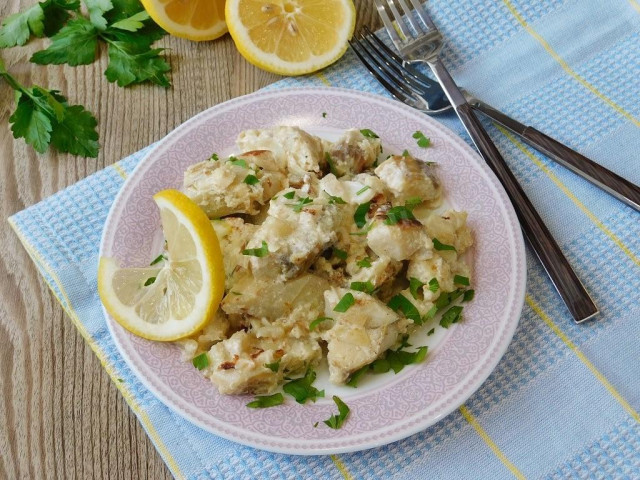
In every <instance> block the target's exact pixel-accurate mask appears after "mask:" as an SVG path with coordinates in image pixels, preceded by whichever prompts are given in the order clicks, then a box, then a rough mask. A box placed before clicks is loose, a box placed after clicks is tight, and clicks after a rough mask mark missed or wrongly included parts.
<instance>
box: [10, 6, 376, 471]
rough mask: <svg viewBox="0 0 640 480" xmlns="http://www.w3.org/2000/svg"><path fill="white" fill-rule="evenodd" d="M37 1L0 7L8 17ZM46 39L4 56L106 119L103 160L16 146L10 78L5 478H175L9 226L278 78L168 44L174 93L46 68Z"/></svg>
mask: <svg viewBox="0 0 640 480" xmlns="http://www.w3.org/2000/svg"><path fill="white" fill-rule="evenodd" d="M35 1H36V0H8V1H7V0H5V1H3V2H0V3H1V5H0V18H5V17H6V16H7V15H9V14H11V13H14V12H17V11H19V10H22V9H24V8H25V7H28V6H31V5H33V4H35ZM355 3H356V8H357V11H358V20H357V27H360V26H362V25H367V26H369V27H371V28H374V27H378V26H379V22H378V19H377V15H376V14H375V10H374V8H373V6H372V5H373V2H371V1H370V0H356V1H355ZM47 42H48V41H47V40H46V39H45V40H40V39H36V40H34V41H32V42H31V43H30V44H28V45H27V46H24V47H15V48H12V49H5V50H0V57H1V58H2V59H3V60H4V62H5V64H6V66H7V68H8V69H9V71H10V72H11V73H12V74H13V75H14V76H15V77H16V78H17V79H18V81H19V82H21V83H23V84H24V85H26V86H28V85H31V84H37V85H41V86H43V87H45V88H49V89H53V88H55V89H58V90H61V91H62V92H63V94H65V95H66V96H67V98H68V99H69V101H70V103H72V104H82V105H84V106H85V107H86V108H87V109H88V110H90V111H92V112H93V113H94V115H95V116H96V118H97V119H98V129H99V134H100V145H101V149H100V154H99V156H98V158H97V159H92V158H80V157H73V156H69V155H60V154H55V153H46V154H44V155H39V154H37V153H36V152H35V151H34V150H33V149H32V148H30V147H28V146H26V145H25V143H24V142H23V141H22V140H14V139H13V136H12V133H11V130H10V128H9V122H8V119H9V116H10V115H11V113H12V112H13V110H14V109H15V106H14V102H13V99H14V96H13V92H12V91H11V89H10V88H9V87H8V86H7V84H6V83H4V82H3V81H1V80H0V158H1V160H0V195H1V197H2V200H1V201H2V228H1V229H0V245H1V246H2V248H0V298H1V299H2V300H1V301H0V392H1V393H0V419H3V420H4V421H2V422H0V479H5V478H6V479H14V478H25V479H26V478H29V479H40V478H63V479H93V478H100V479H102V478H105V479H106V478H108V479H113V478H116V479H120V478H135V479H146V478H149V479H154V480H155V479H164V478H171V474H170V473H169V470H168V469H167V468H166V467H165V465H164V463H163V462H162V459H161V458H160V455H159V454H158V453H157V452H156V451H155V449H154V447H153V444H152V443H151V441H150V440H149V439H148V438H147V435H146V434H145V432H144V430H143V429H142V427H141V426H140V424H139V423H138V421H137V419H136V417H135V416H134V414H133V413H132V412H131V411H130V410H129V408H128V406H127V404H126V403H125V401H124V399H123V398H122V396H121V395H120V393H119V392H118V390H117V389H116V388H115V386H114V385H113V384H112V382H111V379H110V378H109V376H108V375H107V374H106V373H105V371H104V370H103V369H102V367H101V365H100V362H99V361H98V359H97V358H96V356H95V355H94V354H93V352H92V351H91V349H90V348H89V346H88V345H87V344H86V343H85V342H84V340H83V339H82V337H81V336H80V335H79V333H78V331H77V330H76V329H75V327H74V326H73V324H72V323H71V321H70V319H69V318H68V317H67V316H66V314H65V313H64V311H63V310H62V308H61V307H60V305H59V304H58V302H57V301H56V299H55V298H54V296H53V295H52V294H51V292H50V291H49V288H48V287H47V285H46V284H45V282H44V281H43V280H42V278H41V277H40V276H39V274H38V272H37V270H36V268H35V266H34V264H33V262H32V261H31V260H30V259H29V257H28V255H27V253H26V251H25V250H24V249H23V247H22V245H21V244H20V242H19V241H18V238H17V237H16V235H15V234H14V233H13V231H12V229H11V228H10V226H9V224H8V222H7V218H8V217H9V216H11V215H12V214H14V213H16V212H18V211H20V210H22V209H24V208H26V207H29V206H31V205H33V204H35V203H37V202H39V201H40V200H42V199H44V198H46V197H48V196H50V195H51V194H53V193H55V192H57V191H58V190H61V189H63V188H65V187H67V186H69V185H72V184H74V183H75V182H77V181H78V180H81V179H83V178H85V177H86V176H88V175H90V174H92V173H94V172H96V171H98V170H100V169H103V168H104V167H106V166H108V165H110V164H112V163H114V162H116V161H118V160H120V159H121V158H123V157H125V156H127V155H129V154H130V153H133V152H135V151H137V150H139V149H141V148H142V147H144V146H146V145H148V144H150V143H152V142H154V141H156V140H159V139H161V138H162V137H164V136H165V135H166V134H167V133H169V132H170V131H171V130H173V129H174V128H175V127H177V126H178V125H180V124H181V123H182V122H184V121H185V120H187V119H189V118H190V117H192V116H193V115H195V114H197V113H198V112H200V111H202V110H204V109H206V108H208V107H211V106H212V105H215V104H218V103H221V102H224V101H225V100H228V99H230V98H234V97H237V96H239V95H243V94H246V93H250V92H253V91H255V90H258V89H259V88H261V87H264V86H265V85H268V84H269V83H272V82H275V81H277V80H278V79H279V77H278V76H277V75H272V74H269V73H267V72H264V71H261V70H259V69H257V68H255V67H253V66H252V65H250V64H249V63H247V62H246V61H245V60H244V59H243V58H242V57H241V56H240V55H239V54H238V52H237V51H236V49H235V47H234V44H233V41H232V40H231V37H230V36H229V35H225V36H224V37H222V38H221V39H218V40H215V41H212V42H203V43H192V42H189V41H186V40H182V39H178V38H172V37H168V36H167V37H165V38H164V39H162V40H160V42H158V44H159V46H162V47H165V48H168V49H169V50H168V51H167V52H166V55H167V57H168V60H169V63H170V64H171V67H172V71H171V74H170V76H171V81H172V87H171V88H169V89H164V88H162V87H158V86H153V85H143V86H136V87H132V88H120V87H118V86H116V85H115V84H113V83H109V82H107V80H106V78H105V77H104V75H103V72H104V70H105V68H106V55H105V54H104V53H105V52H101V55H100V60H99V61H97V62H95V63H93V64H92V65H87V66H80V67H69V66H54V65H51V66H40V65H35V64H31V63H29V61H28V60H29V57H30V56H31V54H32V53H33V52H34V51H36V50H39V49H42V48H44V46H45V45H46V44H47Z"/></svg>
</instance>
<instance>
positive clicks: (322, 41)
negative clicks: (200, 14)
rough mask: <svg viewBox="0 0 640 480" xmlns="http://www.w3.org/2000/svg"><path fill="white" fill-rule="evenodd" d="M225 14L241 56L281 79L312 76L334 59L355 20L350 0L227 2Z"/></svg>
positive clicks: (237, 0)
mask: <svg viewBox="0 0 640 480" xmlns="http://www.w3.org/2000/svg"><path fill="white" fill-rule="evenodd" d="M225 16H226V19H227V26H228V27H229V33H230V34H231V37H232V38H233V40H234V42H235V44H236V47H237V48H238V50H239V51H240V53H241V54H242V55H243V56H244V57H245V58H246V59H247V60H248V61H249V62H251V63H253V64H254V65H256V66H258V67H260V68H262V69H264V70H267V71H269V72H272V73H278V74H280V75H302V74H305V73H311V72H315V71H316V70H319V69H321V68H323V67H326V66H327V65H330V64H332V63H333V62H335V61H336V60H338V59H339V58H340V57H341V56H342V55H343V54H344V52H345V51H346V50H347V46H348V42H347V41H348V40H349V39H350V38H351V36H352V35H353V29H354V28H355V22H356V10H355V7H354V5H353V2H352V0H270V1H269V0H227V4H226V7H225Z"/></svg>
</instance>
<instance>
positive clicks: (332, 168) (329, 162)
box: [324, 152, 340, 177]
mask: <svg viewBox="0 0 640 480" xmlns="http://www.w3.org/2000/svg"><path fill="white" fill-rule="evenodd" d="M324 159H325V160H326V161H327V165H329V172H331V173H333V174H334V175H335V176H336V177H339V176H340V174H339V173H338V170H336V166H335V164H334V163H333V158H331V155H330V154H329V152H325V154H324Z"/></svg>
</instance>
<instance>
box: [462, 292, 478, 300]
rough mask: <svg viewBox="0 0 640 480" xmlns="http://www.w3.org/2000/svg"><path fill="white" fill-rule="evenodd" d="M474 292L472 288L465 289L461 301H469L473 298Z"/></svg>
mask: <svg viewBox="0 0 640 480" xmlns="http://www.w3.org/2000/svg"><path fill="white" fill-rule="evenodd" d="M475 294H476V292H475V291H474V290H471V289H469V290H465V292H464V295H463V296H462V301H463V302H470V301H471V300H473V297H474V296H475Z"/></svg>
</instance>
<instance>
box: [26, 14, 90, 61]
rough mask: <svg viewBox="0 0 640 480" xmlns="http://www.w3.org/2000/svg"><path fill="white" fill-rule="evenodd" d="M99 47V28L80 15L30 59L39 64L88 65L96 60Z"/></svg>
mask: <svg viewBox="0 0 640 480" xmlns="http://www.w3.org/2000/svg"><path fill="white" fill-rule="evenodd" d="M97 48H98V30H97V28H96V27H95V25H93V24H92V23H91V22H90V21H89V20H87V19H85V18H83V17H79V18H75V19H73V20H71V21H70V22H69V23H67V25H66V26H64V27H63V28H62V29H61V30H60V31H59V32H58V33H56V34H55V35H54V36H53V37H52V38H51V45H49V47H48V48H47V49H45V50H41V51H39V52H36V53H34V54H33V55H32V56H31V59H30V60H31V62H33V63H37V64H39V65H51V64H53V65H61V64H63V63H66V64H69V65H71V66H77V65H88V64H90V63H92V62H94V61H95V59H96V52H97Z"/></svg>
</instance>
